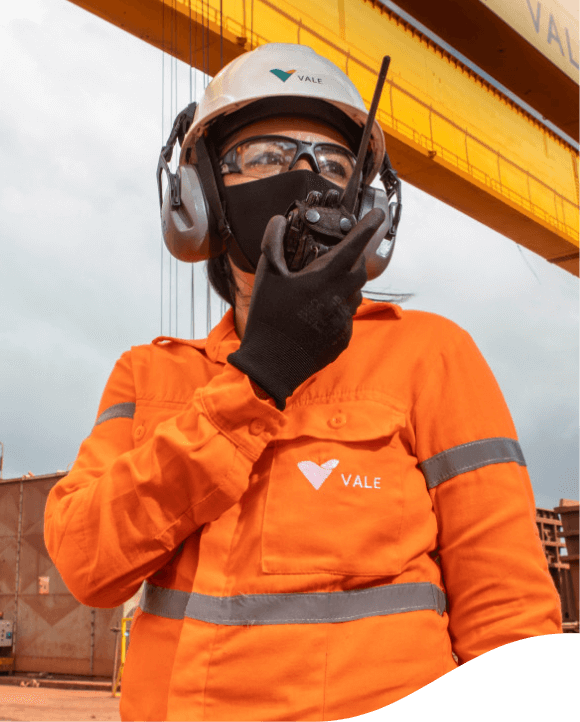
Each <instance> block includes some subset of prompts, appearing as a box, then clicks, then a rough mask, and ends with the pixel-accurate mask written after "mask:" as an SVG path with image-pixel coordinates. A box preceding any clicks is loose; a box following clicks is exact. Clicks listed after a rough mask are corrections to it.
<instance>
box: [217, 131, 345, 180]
mask: <svg viewBox="0 0 580 722" xmlns="http://www.w3.org/2000/svg"><path fill="white" fill-rule="evenodd" d="M301 158H307V159H309V161H310V164H311V165H312V166H313V167H314V169H315V170H316V171H317V172H319V173H320V175H321V176H323V177H324V178H326V179H327V180H329V181H331V182H332V183H335V184H336V185H338V186H343V187H345V186H346V184H347V183H348V181H349V178H350V177H351V175H352V171H353V169H354V166H355V162H356V158H355V155H354V153H352V152H351V151H350V150H348V148H343V147H341V146H339V145H334V144H332V143H306V142H302V141H297V140H293V139H292V138H282V137H260V138H250V139H248V140H246V141H243V142H242V143H240V144H239V145H237V146H236V147H235V148H232V149H231V150H230V151H228V153H226V155H225V156H224V157H223V159H222V164H225V168H226V170H225V171H224V170H223V168H224V165H222V172H228V171H230V172H231V170H233V168H235V171H236V172H240V173H242V174H243V175H246V176H250V177H252V178H267V177H269V176H272V175H278V174H279V173H285V172H286V171H288V170H290V169H291V168H292V166H293V164H294V162H295V160H296V162H297V161H298V160H299V159H301ZM316 165H317V166H318V167H316ZM232 166H233V168H232Z"/></svg>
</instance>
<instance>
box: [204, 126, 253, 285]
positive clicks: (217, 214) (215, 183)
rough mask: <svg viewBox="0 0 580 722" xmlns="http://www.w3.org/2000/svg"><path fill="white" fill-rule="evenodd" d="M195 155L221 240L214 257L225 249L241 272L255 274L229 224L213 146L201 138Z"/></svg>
mask: <svg viewBox="0 0 580 722" xmlns="http://www.w3.org/2000/svg"><path fill="white" fill-rule="evenodd" d="M195 153H196V157H197V164H196V165H197V172H198V174H199V178H200V181H201V184H202V187H203V190H204V193H205V197H206V199H207V203H208V205H209V208H210V212H211V215H212V216H213V219H214V221H215V225H216V227H215V230H216V231H217V234H218V236H219V238H220V240H221V249H220V251H218V252H217V253H213V254H212V255H214V256H217V255H219V252H221V251H223V250H224V249H225V250H226V251H227V252H228V253H229V254H230V256H231V257H232V258H233V259H234V262H235V264H236V265H237V266H238V267H239V268H240V270H242V271H245V272H246V273H255V271H256V269H255V267H254V265H253V264H252V262H251V261H250V259H249V258H248V257H247V256H246V254H245V253H244V251H243V249H242V248H241V247H240V245H239V244H238V243H237V241H236V239H235V236H234V234H233V232H232V229H231V227H230V224H229V223H228V220H227V217H226V207H225V199H224V198H223V192H222V193H220V187H219V185H220V183H221V184H222V185H223V180H222V178H221V176H220V175H219V174H217V173H216V168H217V158H216V156H215V152H214V149H213V147H212V145H211V144H207V143H206V142H205V138H204V137H203V136H202V137H200V138H199V139H198V140H197V142H196V144H195ZM210 233H211V230H210ZM212 245H213V244H212Z"/></svg>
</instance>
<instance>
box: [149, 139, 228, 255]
mask: <svg viewBox="0 0 580 722" xmlns="http://www.w3.org/2000/svg"><path fill="white" fill-rule="evenodd" d="M195 150H196V158H197V162H196V163H195V164H191V165H190V164H186V165H180V166H179V168H178V169H177V172H176V173H175V174H169V171H168V177H169V181H170V184H169V187H168V188H167V191H166V193H165V197H164V199H163V202H162V205H161V228H162V232H163V240H164V241H165V245H166V246H167V249H168V250H169V252H170V253H171V254H172V255H173V256H175V258H177V259H178V260H180V261H185V262H187V263H196V262H197V261H205V260H207V259H208V258H214V257H215V256H219V255H220V254H221V253H222V252H223V251H224V250H225V249H226V248H227V247H228V246H229V245H230V243H231V242H232V241H233V240H234V239H233V235H232V232H231V229H230V227H229V224H228V222H227V220H226V217H225V213H224V209H223V206H222V202H221V199H220V194H219V191H218V187H217V184H216V178H215V175H214V169H213V164H212V160H211V156H210V152H209V149H208V148H207V146H206V142H205V139H204V138H203V137H202V138H199V139H198V141H197V142H196V145H195Z"/></svg>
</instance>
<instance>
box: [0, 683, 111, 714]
mask: <svg viewBox="0 0 580 722" xmlns="http://www.w3.org/2000/svg"><path fill="white" fill-rule="evenodd" d="M120 719H121V717H120V715H119V698H118V697H113V696H112V695H111V693H110V692H105V691H99V690H95V691H93V690H81V689H52V688H50V687H35V688H32V689H30V688H28V687H27V688H25V689H21V688H20V687H15V686H14V687H13V686H11V685H2V686H0V722H3V721H4V720H10V721H12V720H26V722H40V721H41V720H42V722H44V721H45V720H54V721H56V722H64V720H67V722H68V721H69V720H72V721H73V722H85V720H88V721H91V720H107V721H108V720H120Z"/></svg>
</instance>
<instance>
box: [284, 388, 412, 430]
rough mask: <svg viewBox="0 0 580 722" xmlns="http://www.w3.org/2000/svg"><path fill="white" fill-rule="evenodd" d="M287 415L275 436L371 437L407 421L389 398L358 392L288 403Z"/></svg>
mask: <svg viewBox="0 0 580 722" xmlns="http://www.w3.org/2000/svg"><path fill="white" fill-rule="evenodd" d="M286 418H287V422H286V424H285V426H284V427H283V428H282V429H280V431H279V432H278V434H276V440H280V441H285V440H290V439H297V438H299V437H301V436H310V437H312V438H315V439H333V440H336V441H371V440H372V439H379V438H382V437H389V436H392V435H393V434H395V433H396V432H397V431H399V430H400V429H402V428H403V427H404V426H405V424H406V420H405V413H404V411H403V410H402V409H401V408H399V407H397V406H395V405H394V404H393V403H391V402H390V401H389V402H388V403H387V402H385V401H378V400H376V399H368V398H360V396H359V397H358V398H357V399H348V400H340V401H335V402H331V403H322V404H321V403H317V404H309V405H299V404H297V405H296V406H290V407H289V408H288V410H287V417H286Z"/></svg>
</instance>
